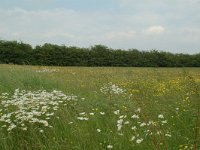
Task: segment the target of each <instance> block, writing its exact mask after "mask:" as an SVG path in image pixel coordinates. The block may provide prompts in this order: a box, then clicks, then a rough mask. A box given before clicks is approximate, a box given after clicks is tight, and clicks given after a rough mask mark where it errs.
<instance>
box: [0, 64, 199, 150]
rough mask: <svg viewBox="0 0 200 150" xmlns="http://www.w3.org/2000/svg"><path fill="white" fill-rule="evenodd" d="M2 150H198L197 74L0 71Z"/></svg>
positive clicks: (94, 69)
mask: <svg viewBox="0 0 200 150" xmlns="http://www.w3.org/2000/svg"><path fill="white" fill-rule="evenodd" d="M0 126H1V127H0V149H1V150H71V149H72V150H105V149H113V150H132V149H135V150H199V149H200V68H131V67H130V68H129V67H124V68H123V67H121V68H120V67H91V68H89V67H43V66H19V65H0Z"/></svg>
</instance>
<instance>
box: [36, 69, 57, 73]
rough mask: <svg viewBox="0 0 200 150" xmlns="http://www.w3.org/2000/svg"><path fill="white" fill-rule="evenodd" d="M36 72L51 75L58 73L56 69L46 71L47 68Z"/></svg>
mask: <svg viewBox="0 0 200 150" xmlns="http://www.w3.org/2000/svg"><path fill="white" fill-rule="evenodd" d="M36 72H38V73H52V72H58V70H57V69H47V68H45V69H41V70H36Z"/></svg>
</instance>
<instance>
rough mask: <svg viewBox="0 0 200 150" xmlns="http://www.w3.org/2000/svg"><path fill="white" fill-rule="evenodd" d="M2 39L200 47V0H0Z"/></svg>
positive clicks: (195, 49)
mask: <svg viewBox="0 0 200 150" xmlns="http://www.w3.org/2000/svg"><path fill="white" fill-rule="evenodd" d="M0 4H1V5H0V20H1V21H0V39H3V40H21V41H24V42H27V43H30V44H32V45H36V44H44V43H55V44H65V45H74V46H80V47H89V46H92V45H95V44H103V45H107V46H108V47H112V48H122V49H129V48H136V49H139V50H151V49H157V50H164V51H169V52H174V53H191V54H193V53H199V52H200V42H199V41H200V13H199V10H200V0H162V1H161V0H12V1H9V0H0Z"/></svg>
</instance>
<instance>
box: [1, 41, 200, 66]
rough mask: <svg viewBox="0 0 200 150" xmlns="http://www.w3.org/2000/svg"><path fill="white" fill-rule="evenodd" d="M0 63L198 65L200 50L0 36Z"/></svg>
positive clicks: (199, 63)
mask: <svg viewBox="0 0 200 150" xmlns="http://www.w3.org/2000/svg"><path fill="white" fill-rule="evenodd" d="M0 63H1V64H20V65H23V64H24V65H47V66H121V67H200V53H198V54H193V55H189V54H173V53H169V52H163V51H157V50H151V51H139V50H137V49H129V50H121V49H112V48H108V47H106V46H104V45H95V46H92V47H89V48H80V47H74V46H73V47H70V46H65V45H55V44H48V43H46V44H44V45H37V46H35V47H34V48H33V47H32V46H31V45H29V44H26V43H23V42H17V41H4V40H0Z"/></svg>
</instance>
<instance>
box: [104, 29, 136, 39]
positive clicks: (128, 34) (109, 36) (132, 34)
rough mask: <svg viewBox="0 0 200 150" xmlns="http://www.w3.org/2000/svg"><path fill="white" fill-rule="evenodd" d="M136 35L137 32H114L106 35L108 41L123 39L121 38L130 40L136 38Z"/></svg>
mask: <svg viewBox="0 0 200 150" xmlns="http://www.w3.org/2000/svg"><path fill="white" fill-rule="evenodd" d="M135 35H136V31H134V30H128V31H112V32H108V33H106V34H105V38H106V39H108V40H112V39H121V38H126V39H130V38H133V37H135Z"/></svg>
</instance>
